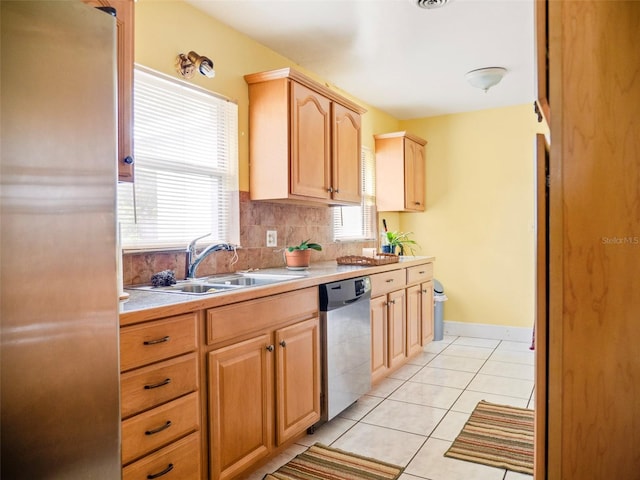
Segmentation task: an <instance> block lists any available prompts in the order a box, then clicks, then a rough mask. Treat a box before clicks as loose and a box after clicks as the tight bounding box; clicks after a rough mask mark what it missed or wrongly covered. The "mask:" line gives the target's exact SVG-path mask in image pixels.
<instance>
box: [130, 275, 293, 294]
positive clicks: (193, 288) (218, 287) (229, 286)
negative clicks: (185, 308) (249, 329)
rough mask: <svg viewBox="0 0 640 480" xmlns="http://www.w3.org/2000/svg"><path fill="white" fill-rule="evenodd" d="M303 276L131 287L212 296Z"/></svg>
mask: <svg viewBox="0 0 640 480" xmlns="http://www.w3.org/2000/svg"><path fill="white" fill-rule="evenodd" d="M302 277H303V275H277V274H269V273H231V274H224V275H215V276H212V277H205V278H200V279H197V280H183V281H179V282H178V283H176V284H175V285H171V286H168V287H151V286H148V285H147V286H140V287H129V288H131V289H133V290H145V291H148V292H161V293H182V294H186V295H211V294H215V293H221V292H228V291H230V290H235V289H238V288H246V287H259V286H262V285H270V284H272V283H278V282H285V281H287V280H295V279H296V278H302Z"/></svg>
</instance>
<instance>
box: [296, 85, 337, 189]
mask: <svg viewBox="0 0 640 480" xmlns="http://www.w3.org/2000/svg"><path fill="white" fill-rule="evenodd" d="M330 108H331V102H330V101H329V99H328V98H325V97H323V96H322V95H320V94H318V93H316V92H314V91H313V90H311V89H309V88H307V87H305V86H303V85H300V84H299V83H296V82H291V194H292V195H301V196H305V197H311V198H320V199H329V198H331V192H330V190H331V117H330V114H331V111H330Z"/></svg>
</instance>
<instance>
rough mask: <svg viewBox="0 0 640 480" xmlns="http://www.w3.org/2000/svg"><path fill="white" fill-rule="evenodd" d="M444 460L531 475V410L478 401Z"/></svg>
mask: <svg viewBox="0 0 640 480" xmlns="http://www.w3.org/2000/svg"><path fill="white" fill-rule="evenodd" d="M445 456H447V457H453V458H458V459H460V460H467V461H470V462H475V463H482V464H484V465H491V466H492V467H500V468H506V469H507V470H513V471H514V472H521V473H529V474H533V410H529V409H527V408H517V407H510V406H506V405H496V404H494V403H489V402H485V401H484V400H482V401H481V402H480V403H478V405H477V406H476V408H475V410H474V411H473V413H471V416H470V417H469V420H467V423H466V425H465V426H464V427H463V429H462V431H461V432H460V434H459V435H458V437H457V438H456V439H455V440H454V442H453V444H452V445H451V447H450V448H449V450H447V451H446V452H445Z"/></svg>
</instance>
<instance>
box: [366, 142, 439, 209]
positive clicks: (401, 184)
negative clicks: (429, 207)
mask: <svg viewBox="0 0 640 480" xmlns="http://www.w3.org/2000/svg"><path fill="white" fill-rule="evenodd" d="M374 138H375V142H376V206H377V209H378V211H381V212H385V211H394V212H423V211H424V208H425V180H426V179H425V163H426V154H425V145H426V144H427V141H426V140H423V139H422V138H420V137H417V136H415V135H411V134H410V133H407V132H394V133H386V134H381V135H375V136H374Z"/></svg>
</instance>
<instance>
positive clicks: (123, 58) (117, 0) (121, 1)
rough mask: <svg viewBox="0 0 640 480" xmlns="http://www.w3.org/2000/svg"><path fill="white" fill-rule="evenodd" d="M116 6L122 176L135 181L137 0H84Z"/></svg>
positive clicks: (120, 167)
mask: <svg viewBox="0 0 640 480" xmlns="http://www.w3.org/2000/svg"><path fill="white" fill-rule="evenodd" d="M82 1H83V2H84V3H86V4H88V5H92V6H94V7H113V8H115V10H116V28H117V33H116V35H117V49H118V59H117V73H118V180H120V181H121V182H133V58H134V26H133V25H134V18H135V17H134V3H133V0H82Z"/></svg>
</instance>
